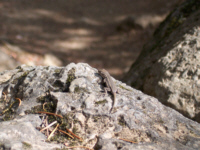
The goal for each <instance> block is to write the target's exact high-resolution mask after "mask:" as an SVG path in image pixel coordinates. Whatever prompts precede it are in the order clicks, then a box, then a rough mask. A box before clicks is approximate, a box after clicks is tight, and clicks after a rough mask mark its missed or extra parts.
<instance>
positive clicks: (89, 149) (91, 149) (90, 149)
mask: <svg viewBox="0 0 200 150" xmlns="http://www.w3.org/2000/svg"><path fill="white" fill-rule="evenodd" d="M66 148H85V149H88V150H94V149H93V148H89V147H86V146H68V147H66Z"/></svg>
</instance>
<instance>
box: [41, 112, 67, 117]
mask: <svg viewBox="0 0 200 150" xmlns="http://www.w3.org/2000/svg"><path fill="white" fill-rule="evenodd" d="M37 113H40V114H47V115H54V116H57V117H60V118H63V116H61V115H58V114H55V113H50V112H45V111H38V112H37Z"/></svg>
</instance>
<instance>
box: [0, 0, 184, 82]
mask: <svg viewBox="0 0 200 150" xmlns="http://www.w3.org/2000/svg"><path fill="white" fill-rule="evenodd" d="M183 1H184V0H115V1H110V0H84V1H83V0H56V1H55V0H48V1H45V0H43V1H42V0H34V1H28V0H18V1H16V0H6V1H5V0H0V72H1V71H3V70H8V69H14V68H15V67H16V66H19V65H21V64H27V65H51V66H65V65H67V64H69V63H71V62H75V63H78V62H84V63H88V64H89V65H91V66H92V67H95V68H98V69H100V68H105V69H107V70H108V71H109V72H110V74H111V75H112V76H114V77H115V78H117V79H121V78H122V77H123V75H124V74H125V73H126V72H127V71H128V70H129V68H130V66H131V65H132V64H133V63H134V61H135V60H136V58H137V56H138V55H139V53H140V51H141V50H142V47H143V45H144V44H145V43H146V42H147V41H150V40H151V36H152V34H153V32H154V30H155V28H156V27H157V26H158V25H159V24H160V22H162V21H163V20H164V19H165V18H166V16H167V15H168V14H169V13H170V11H171V10H173V9H174V8H175V7H176V6H177V5H179V4H180V3H182V2H183Z"/></svg>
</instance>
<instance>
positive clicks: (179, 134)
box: [0, 63, 200, 150]
mask: <svg viewBox="0 0 200 150" xmlns="http://www.w3.org/2000/svg"><path fill="white" fill-rule="evenodd" d="M0 75H1V77H4V80H1V82H0V93H1V97H0V108H1V116H0V126H1V128H0V148H3V149H20V150H21V149H22V150H23V149H62V148H67V147H68V146H85V147H89V148H94V149H95V150H104V149H105V150H107V149H111V150H117V149H123V150H125V149H127V150H132V149H144V150H148V149H149V150H150V149H183V150H184V149H185V150H195V149H198V148H199V147H200V125H199V124H198V123H197V122H194V121H192V120H190V119H188V118H186V117H184V116H183V115H182V114H180V113H178V112H177V111H175V110H173V109H171V108H169V107H166V106H164V105H163V104H162V103H160V102H159V101H158V99H156V98H154V97H151V96H148V95H146V94H144V93H142V92H141V91H138V90H136V89H133V88H131V87H129V86H127V85H126V84H125V83H122V82H120V81H117V80H115V79H114V78H112V79H113V80H114V83H115V84H116V86H117V88H118V89H119V91H120V93H117V96H116V104H115V108H114V109H113V112H112V113H110V109H111V107H112V103H113V97H112V95H111V94H110V93H108V94H105V91H104V87H103V86H104V85H103V84H102V83H101V82H100V81H101V79H102V78H101V77H100V75H99V74H98V71H97V69H95V68H92V67H91V66H89V65H88V64H85V63H78V64H74V63H71V64H69V65H67V66H66V67H50V66H49V67H42V66H37V67H31V66H25V65H22V66H20V67H17V68H16V69H14V70H7V71H4V72H2V73H0ZM18 98H19V99H21V105H19V99H18ZM41 112H50V113H56V114H57V115H60V116H57V117H56V116H54V115H48V122H49V124H50V123H51V122H55V121H56V122H55V123H56V124H55V125H53V126H52V127H51V128H50V129H49V130H51V131H53V129H55V127H56V125H58V124H59V127H58V129H59V130H56V132H55V133H54V134H53V136H52V137H51V138H50V140H48V139H47V138H48V137H47V135H46V134H47V131H46V130H45V131H43V132H40V130H41V129H42V128H44V127H43V122H44V120H45V119H44V117H45V116H46V115H45V114H44V113H41ZM61 116H62V117H63V118H61ZM66 128H67V129H68V130H70V131H72V132H73V133H74V134H76V135H77V136H78V137H79V138H81V139H82V140H81V139H78V138H76V137H74V139H71V138H70V137H69V136H67V135H65V134H63V133H61V132H60V130H65V132H68V131H67V130H66ZM68 133H69V134H70V132H68ZM79 149H84V148H79Z"/></svg>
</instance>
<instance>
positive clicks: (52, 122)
mask: <svg viewBox="0 0 200 150" xmlns="http://www.w3.org/2000/svg"><path fill="white" fill-rule="evenodd" d="M56 123H57V121H54V122H52V123H51V124H49V125H48V126H46V127H44V128H43V129H41V130H40V132H42V131H44V130H45V129H48V128H49V127H51V126H52V125H54V124H56Z"/></svg>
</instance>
